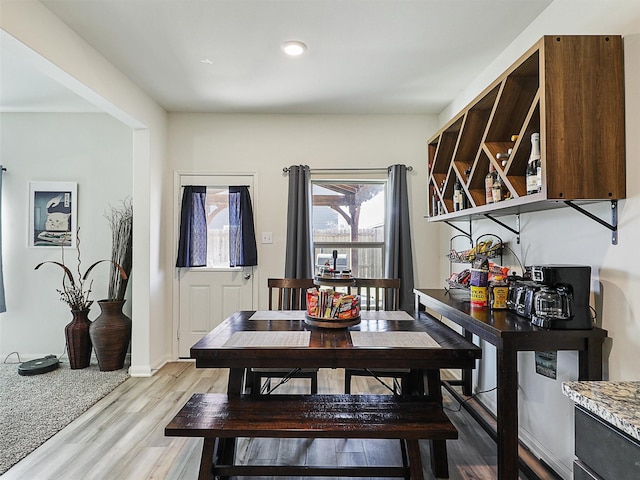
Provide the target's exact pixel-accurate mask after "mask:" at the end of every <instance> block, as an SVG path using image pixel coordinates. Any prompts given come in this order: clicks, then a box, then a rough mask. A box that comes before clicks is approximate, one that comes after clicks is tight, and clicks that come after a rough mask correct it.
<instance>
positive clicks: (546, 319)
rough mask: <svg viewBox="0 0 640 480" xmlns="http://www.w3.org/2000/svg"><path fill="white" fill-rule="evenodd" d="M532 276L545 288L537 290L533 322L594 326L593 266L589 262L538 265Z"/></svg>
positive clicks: (552, 325) (568, 327)
mask: <svg viewBox="0 0 640 480" xmlns="http://www.w3.org/2000/svg"><path fill="white" fill-rule="evenodd" d="M531 279H532V280H533V281H534V282H535V283H537V284H539V285H540V286H541V288H540V289H539V290H538V291H537V292H536V293H535V297H534V313H533V314H532V315H531V323H533V324H534V325H537V326H538V327H544V328H550V329H565V330H586V329H591V328H593V320H592V316H591V309H590V307H589V294H590V291H591V288H590V283H591V267H589V266H586V265H535V266H532V267H531Z"/></svg>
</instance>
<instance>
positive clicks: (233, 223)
mask: <svg viewBox="0 0 640 480" xmlns="http://www.w3.org/2000/svg"><path fill="white" fill-rule="evenodd" d="M229 263H230V266H232V267H250V266H253V265H257V264H258V249H257V247H256V233H255V229H254V228H253V208H252V206H251V196H250V195H249V187H246V186H238V187H229Z"/></svg>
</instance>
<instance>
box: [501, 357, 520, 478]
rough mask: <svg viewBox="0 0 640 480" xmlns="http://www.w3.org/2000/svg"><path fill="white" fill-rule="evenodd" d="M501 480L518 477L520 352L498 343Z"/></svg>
mask: <svg viewBox="0 0 640 480" xmlns="http://www.w3.org/2000/svg"><path fill="white" fill-rule="evenodd" d="M496 357H497V359H496V360H497V362H496V364H497V365H496V367H497V372H496V377H497V387H498V388H497V406H496V408H497V436H498V438H497V446H498V480H516V479H517V478H518V352H517V350H516V349H515V348H513V347H512V346H510V345H504V344H502V345H496Z"/></svg>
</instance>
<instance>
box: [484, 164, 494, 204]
mask: <svg viewBox="0 0 640 480" xmlns="http://www.w3.org/2000/svg"><path fill="white" fill-rule="evenodd" d="M495 179H496V170H495V167H494V166H493V163H491V162H489V173H487V176H486V177H484V191H485V203H493V182H494V181H495Z"/></svg>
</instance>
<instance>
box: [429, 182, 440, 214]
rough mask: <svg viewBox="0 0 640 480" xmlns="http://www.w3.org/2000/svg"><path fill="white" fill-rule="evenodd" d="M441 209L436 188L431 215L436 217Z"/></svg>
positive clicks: (432, 199) (432, 198)
mask: <svg viewBox="0 0 640 480" xmlns="http://www.w3.org/2000/svg"><path fill="white" fill-rule="evenodd" d="M439 210H440V207H439V205H438V193H437V192H436V189H435V188H434V189H433V195H432V196H431V216H432V217H435V216H436V215H438V213H440V212H439Z"/></svg>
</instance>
